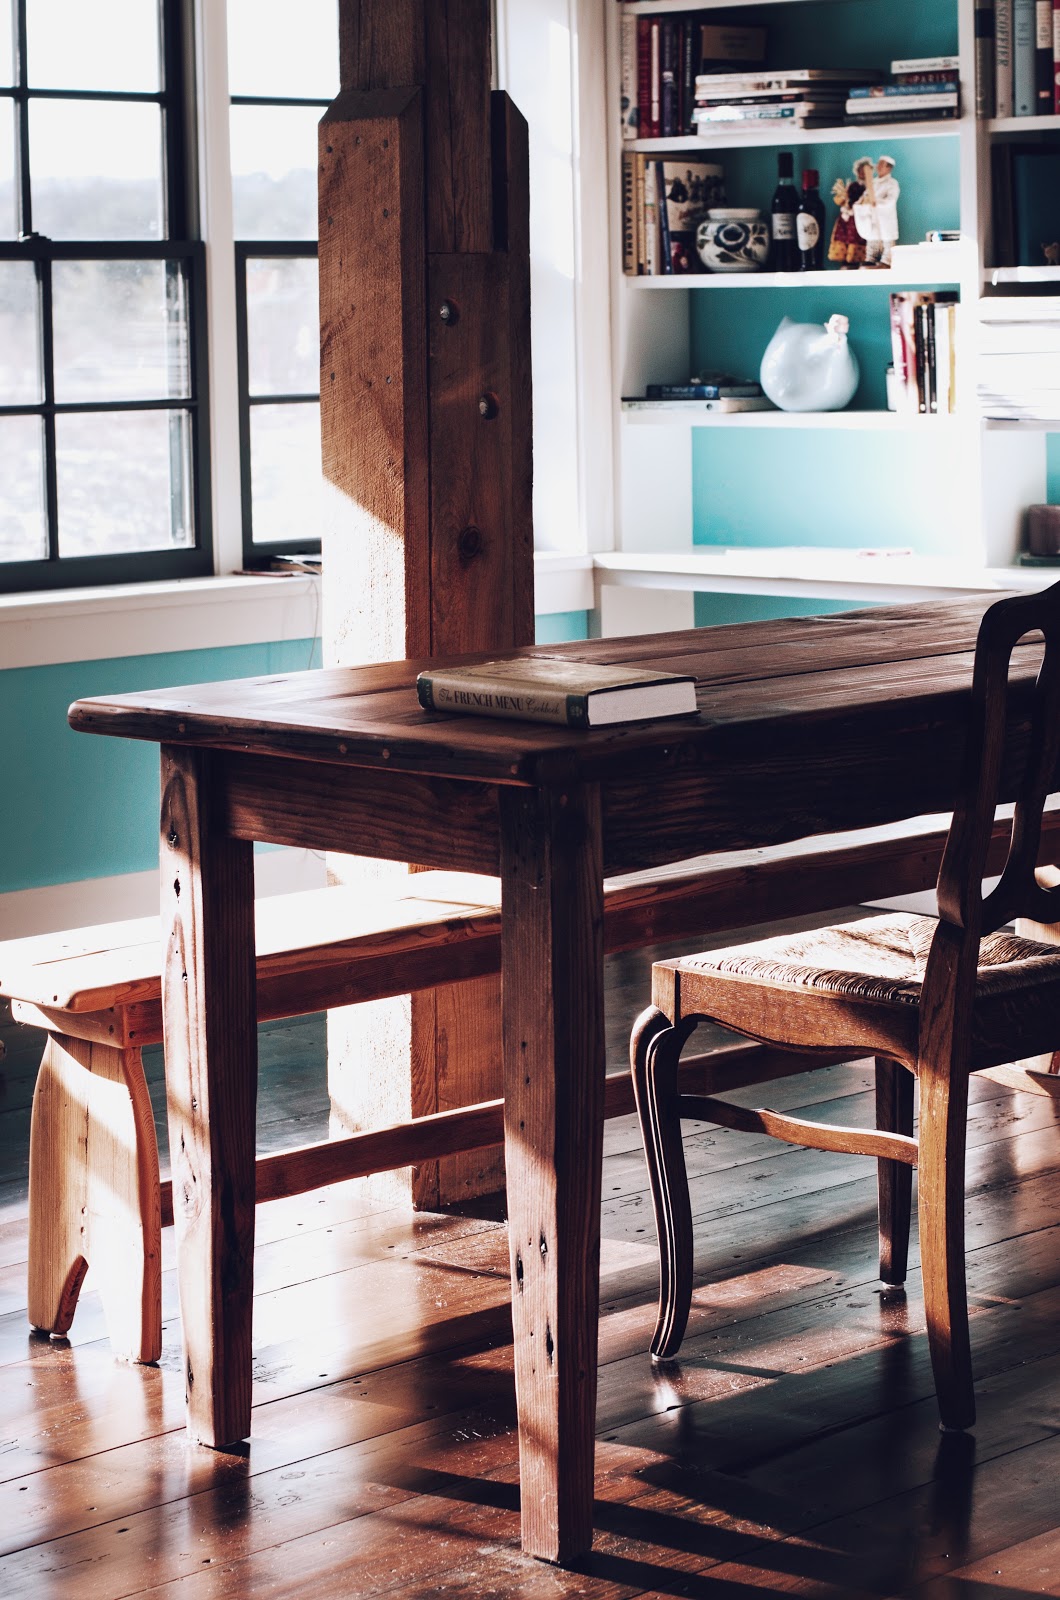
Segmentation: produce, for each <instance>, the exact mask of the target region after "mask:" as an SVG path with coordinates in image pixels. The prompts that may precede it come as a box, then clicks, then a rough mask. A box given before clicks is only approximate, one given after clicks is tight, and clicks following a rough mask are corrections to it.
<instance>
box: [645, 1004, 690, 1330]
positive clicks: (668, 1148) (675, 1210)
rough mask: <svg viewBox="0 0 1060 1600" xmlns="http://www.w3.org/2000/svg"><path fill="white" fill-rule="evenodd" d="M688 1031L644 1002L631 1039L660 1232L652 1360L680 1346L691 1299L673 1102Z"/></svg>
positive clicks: (684, 1178)
mask: <svg viewBox="0 0 1060 1600" xmlns="http://www.w3.org/2000/svg"><path fill="white" fill-rule="evenodd" d="M690 1031H691V1030H690V1029H689V1028H688V1027H684V1028H680V1029H678V1028H673V1027H671V1025H670V1022H669V1019H668V1018H667V1017H666V1016H665V1015H664V1013H663V1012H661V1011H658V1010H656V1008H655V1007H654V1006H649V1007H648V1009H647V1010H646V1011H642V1012H641V1014H640V1016H639V1017H638V1018H637V1021H636V1023H635V1024H634V1027H633V1035H632V1038H631V1039H630V1065H631V1068H632V1073H633V1090H634V1094H635V1095H636V1100H637V1114H638V1116H639V1117H640V1129H641V1137H642V1139H643V1141H644V1156H645V1160H646V1161H647V1165H648V1181H649V1183H650V1186H651V1199H652V1206H653V1208H654V1211H655V1227H656V1230H657V1232H658V1235H659V1317H658V1321H657V1323H656V1325H655V1332H654V1334H653V1335H652V1341H651V1353H652V1355H653V1356H654V1357H656V1359H662V1358H665V1357H667V1356H672V1355H674V1354H675V1353H676V1351H677V1350H678V1349H679V1347H680V1344H681V1340H682V1339H683V1338H684V1333H685V1326H686V1324H687V1322H688V1312H689V1308H690V1306H691V1304H692V1207H691V1204H690V1202H689V1198H688V1174H687V1172H686V1170H685V1154H684V1148H683V1146H682V1144H681V1119H680V1116H679V1114H678V1106H677V1072H678V1066H679V1062H680V1057H681V1050H682V1048H683V1046H684V1043H685V1040H686V1039H687V1038H688V1035H689V1032H690Z"/></svg>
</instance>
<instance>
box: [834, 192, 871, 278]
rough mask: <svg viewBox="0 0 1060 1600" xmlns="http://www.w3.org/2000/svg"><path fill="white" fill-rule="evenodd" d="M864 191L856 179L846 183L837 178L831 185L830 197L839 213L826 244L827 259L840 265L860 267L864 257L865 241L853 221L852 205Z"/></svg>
mask: <svg viewBox="0 0 1060 1600" xmlns="http://www.w3.org/2000/svg"><path fill="white" fill-rule="evenodd" d="M864 192H865V186H864V184H862V183H859V182H858V181H857V180H856V179H855V181H854V182H853V183H847V182H846V181H845V179H843V178H837V179H836V181H835V182H834V183H833V185H832V199H833V201H834V202H835V204H836V205H837V206H838V207H839V215H838V217H837V218H836V220H835V227H834V228H833V229H832V237H831V239H830V240H829V244H828V259H829V261H835V262H837V263H838V264H839V266H841V267H860V266H861V263H862V262H863V261H864V259H865V241H864V239H863V238H862V237H861V235H860V233H859V232H858V228H857V223H856V222H855V221H854V207H855V205H856V204H857V202H858V201H859V200H860V199H861V196H862V194H863V193H864Z"/></svg>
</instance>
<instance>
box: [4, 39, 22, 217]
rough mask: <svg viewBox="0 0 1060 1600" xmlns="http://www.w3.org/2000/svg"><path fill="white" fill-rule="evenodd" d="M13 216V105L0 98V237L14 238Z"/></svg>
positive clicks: (10, 101) (12, 102)
mask: <svg viewBox="0 0 1060 1600" xmlns="http://www.w3.org/2000/svg"><path fill="white" fill-rule="evenodd" d="M0 16H2V13H0ZM17 233H18V222H17V220H16V217H15V106H14V101H12V100H0V239H14V238H15V237H16V235H17Z"/></svg>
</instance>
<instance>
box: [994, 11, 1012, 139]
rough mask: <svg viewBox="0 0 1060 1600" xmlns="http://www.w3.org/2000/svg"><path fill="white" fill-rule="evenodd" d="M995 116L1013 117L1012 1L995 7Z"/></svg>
mask: <svg viewBox="0 0 1060 1600" xmlns="http://www.w3.org/2000/svg"><path fill="white" fill-rule="evenodd" d="M994 106H995V110H994V115H995V116H997V117H1011V115H1012V0H997V3H996V5H995V6H994Z"/></svg>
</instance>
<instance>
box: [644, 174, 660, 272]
mask: <svg viewBox="0 0 1060 1600" xmlns="http://www.w3.org/2000/svg"><path fill="white" fill-rule="evenodd" d="M644 271H645V274H646V275H647V276H648V277H649V278H654V277H656V276H657V275H658V272H659V208H658V204H657V201H656V192H655V163H654V161H646V162H645V163H644Z"/></svg>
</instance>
